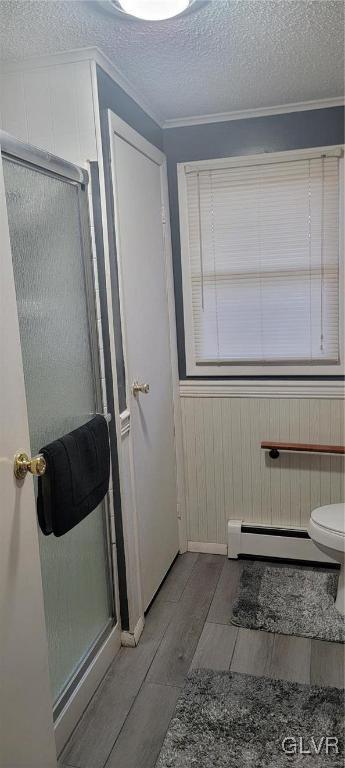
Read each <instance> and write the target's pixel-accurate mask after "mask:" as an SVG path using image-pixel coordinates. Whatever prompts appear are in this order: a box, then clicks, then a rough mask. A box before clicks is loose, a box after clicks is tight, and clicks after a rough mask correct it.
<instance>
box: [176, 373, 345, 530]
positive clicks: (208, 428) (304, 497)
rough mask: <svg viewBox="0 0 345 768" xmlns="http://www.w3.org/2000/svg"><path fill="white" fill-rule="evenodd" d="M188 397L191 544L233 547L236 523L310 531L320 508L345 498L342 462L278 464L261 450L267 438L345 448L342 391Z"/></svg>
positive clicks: (287, 458)
mask: <svg viewBox="0 0 345 768" xmlns="http://www.w3.org/2000/svg"><path fill="white" fill-rule="evenodd" d="M225 384H226V382H225ZM211 386H212V385H211ZM224 391H226V387H225V388H224ZM339 391H340V390H339ZM181 393H182V418H183V438H184V461H185V482H186V509H187V538H188V541H192V542H217V543H221V544H226V541H227V530H226V525H227V521H228V520H229V519H242V520H243V521H245V522H247V523H263V524H268V525H277V526H280V525H282V526H298V527H302V528H305V527H306V526H307V524H308V521H309V517H310V512H311V510H312V509H313V508H315V507H317V506H319V505H322V504H329V503H331V502H338V501H343V500H344V474H343V473H344V459H343V458H342V457H334V456H333V457H330V456H311V455H297V454H293V455H286V454H281V456H280V458H279V459H278V460H275V461H274V460H273V461H272V459H270V458H269V457H268V455H267V453H266V452H265V451H263V450H261V448H260V443H261V441H262V440H277V441H280V442H281V441H288V442H303V443H308V442H310V443H324V444H332V443H333V444H341V443H344V401H343V399H341V397H342V395H341V393H340V394H338V395H337V399H333V397H332V399H330V398H326V397H322V396H320V397H316V398H314V397H310V398H308V396H301V397H291V398H289V397H288V396H284V397H279V398H276V397H273V398H272V397H271V396H270V397H269V396H266V397H252V396H250V395H249V396H242V397H240V396H228V395H225V396H218V395H216V396H204V394H202V395H201V394H199V395H198V387H196V388H195V389H194V394H191V388H189V390H188V385H186V384H184V385H183V384H182V385H181Z"/></svg>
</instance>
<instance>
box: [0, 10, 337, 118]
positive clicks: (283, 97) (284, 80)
mask: <svg viewBox="0 0 345 768" xmlns="http://www.w3.org/2000/svg"><path fill="white" fill-rule="evenodd" d="M343 15H344V5H343V2H342V0H321V1H319V0H210V2H209V3H206V4H204V5H203V6H201V7H200V8H198V9H197V10H196V11H195V12H191V13H189V14H187V15H186V16H185V17H183V16H181V17H179V18H176V19H171V20H169V21H166V22H156V23H148V22H137V21H132V20H127V19H123V18H118V17H117V16H115V15H110V14H109V13H107V12H106V11H104V10H103V8H102V7H101V6H98V4H97V3H95V2H92V0H83V1H81V2H80V1H79V0H78V1H76V0H68V2H60V1H55V0H54V1H51V0H44V1H42V0H24V1H23V0H1V2H0V55H1V58H2V59H18V58H26V57H29V56H39V55H41V54H49V53H56V52H60V51H66V50H69V49H72V48H81V47H87V46H98V47H99V48H100V50H101V51H102V52H103V53H105V54H106V55H107V56H108V57H109V58H110V59H111V61H112V62H113V63H114V64H115V65H116V66H117V67H118V69H120V70H121V72H122V73H123V74H124V75H125V76H126V78H127V79H128V80H129V81H130V82H131V83H132V84H133V86H134V87H135V89H136V91H137V92H139V93H141V94H142V96H143V98H144V99H145V101H146V102H147V103H148V104H150V106H151V108H152V109H153V110H154V111H156V112H157V114H159V115H161V116H162V117H163V118H164V119H169V118H178V117H185V116H191V115H204V114H212V113H218V112H227V111H232V110H242V109H253V108H256V107H257V108H260V107H270V106H275V105H278V104H279V105H282V104H288V103H291V102H293V103H294V102H300V101H309V100H314V99H323V98H328V97H338V96H342V95H343V90H344V86H343V72H344V20H343Z"/></svg>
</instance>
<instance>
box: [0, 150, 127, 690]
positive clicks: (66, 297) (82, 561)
mask: <svg viewBox="0 0 345 768" xmlns="http://www.w3.org/2000/svg"><path fill="white" fill-rule="evenodd" d="M3 165H4V176H5V190H6V199H7V209H8V219H9V228H10V238H11V246H12V256H13V269H14V278H15V286H16V295H17V306H18V315H19V326H20V338H21V347H22V356H23V366H24V376H25V387H26V398H27V406H28V418H29V430H30V442H31V453H32V455H33V454H35V453H37V452H38V451H39V449H40V448H42V447H43V446H44V445H45V444H46V443H48V442H50V441H51V440H54V439H55V438H57V437H59V436H61V435H63V434H64V433H66V432H67V431H70V430H71V429H75V428H76V427H77V426H79V425H80V424H82V423H84V422H85V421H87V420H88V419H89V418H90V417H91V414H94V413H95V411H96V410H97V407H96V403H97V398H96V388H95V378H94V374H93V361H92V355H91V344H90V334H89V321H88V309H87V294H86V286H85V275H84V264H83V253H82V239H81V228H80V215H79V199H78V186H77V185H76V184H73V183H70V182H68V181H65V180H64V179H62V178H58V177H56V176H51V175H49V174H47V173H44V172H40V171H39V170H36V169H34V168H32V167H28V166H25V165H22V164H19V163H17V162H12V161H11V160H9V159H6V160H4V163H3ZM83 194H85V196H86V194H87V193H86V192H84V193H83ZM88 256H89V254H88ZM105 531H106V529H105V509H104V504H102V505H100V507H98V509H97V510H95V511H94V512H93V513H92V514H91V515H89V516H88V517H87V518H86V519H85V520H84V521H83V522H82V523H80V524H79V525H78V526H76V528H74V529H73V530H72V531H70V532H69V533H67V534H66V535H65V536H63V537H61V538H55V537H54V536H49V537H45V536H43V534H41V532H40V555H41V566H42V580H43V590H44V603H45V615H46V626H47V635H48V645H49V663H50V676H51V686H52V694H53V698H54V701H56V700H57V699H58V698H59V696H60V695H61V693H62V691H63V690H64V688H65V687H66V685H67V684H68V682H69V681H70V680H71V678H72V677H73V675H74V674H75V672H76V670H77V669H78V667H79V666H80V664H81V662H82V660H83V659H84V658H85V656H86V655H87V653H88V651H89V650H90V648H91V647H92V646H93V644H94V643H95V641H96V640H97V638H98V637H99V636H100V635H101V633H102V632H103V631H104V630H105V628H106V627H107V625H108V624H110V623H111V622H110V620H111V613H112V608H111V600H110V590H109V570H110V569H109V559H108V554H107V545H106V533H105Z"/></svg>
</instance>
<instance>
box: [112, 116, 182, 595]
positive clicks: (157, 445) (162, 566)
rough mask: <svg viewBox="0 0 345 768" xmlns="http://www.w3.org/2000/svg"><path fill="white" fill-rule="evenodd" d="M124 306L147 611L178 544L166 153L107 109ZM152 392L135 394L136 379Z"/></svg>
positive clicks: (124, 328) (130, 407) (123, 315)
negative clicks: (165, 211)
mask: <svg viewBox="0 0 345 768" xmlns="http://www.w3.org/2000/svg"><path fill="white" fill-rule="evenodd" d="M109 120H110V130H111V149H112V161H113V162H112V167H113V182H114V200H115V221H116V243H117V255H118V263H119V273H120V293H121V310H122V323H123V335H124V348H125V362H126V374H127V389H130V390H131V393H130V395H128V397H129V398H130V403H128V405H129V410H130V418H131V440H132V446H133V465H134V485H135V497H136V504H137V512H138V518H139V540H140V558H141V571H142V591H143V602H144V609H146V608H147V606H148V605H149V603H150V601H151V600H152V598H153V596H154V594H155V592H156V591H157V589H158V587H159V585H160V583H161V582H162V580H163V578H164V576H165V574H166V572H167V571H168V569H169V567H170V565H171V563H172V561H173V559H174V557H175V556H176V554H177V552H178V549H179V544H178V527H177V489H176V456H175V440H174V410H173V385H172V362H171V347H170V330H169V312H168V296H167V273H166V252H165V242H164V241H165V236H164V228H163V226H164V225H163V216H162V210H163V209H162V199H163V194H162V184H163V180H164V176H163V174H164V173H166V169H165V157H164V155H163V154H162V153H161V152H159V150H157V149H156V148H155V147H153V146H152V145H151V144H149V142H147V141H146V140H145V139H143V138H142V137H141V136H140V135H139V134H137V133H136V132H135V131H133V130H132V129H131V128H130V127H129V126H127V125H126V124H125V123H123V121H121V120H120V119H119V118H117V117H116V116H115V115H113V114H112V113H110V114H109ZM135 381H137V382H139V384H143V385H145V384H148V385H149V391H148V392H147V393H145V392H138V393H137V394H136V395H134V394H133V392H132V386H133V383H134V382H135Z"/></svg>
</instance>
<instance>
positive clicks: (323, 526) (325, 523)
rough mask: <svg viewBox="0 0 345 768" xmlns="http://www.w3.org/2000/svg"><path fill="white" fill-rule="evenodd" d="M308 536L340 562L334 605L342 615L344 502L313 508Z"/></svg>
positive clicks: (344, 590)
mask: <svg viewBox="0 0 345 768" xmlns="http://www.w3.org/2000/svg"><path fill="white" fill-rule="evenodd" d="M309 536H310V538H311V539H312V540H313V542H314V544H315V545H316V546H317V547H318V548H319V549H321V551H322V552H324V553H325V554H326V555H328V556H329V557H332V558H333V560H337V561H338V563H340V573H339V582H338V592H337V597H336V600H335V607H336V609H337V610H338V611H339V613H341V614H343V615H344V614H345V583H344V573H345V504H329V505H328V506H327V507H317V509H313V511H312V513H311V516H310V523H309Z"/></svg>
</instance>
